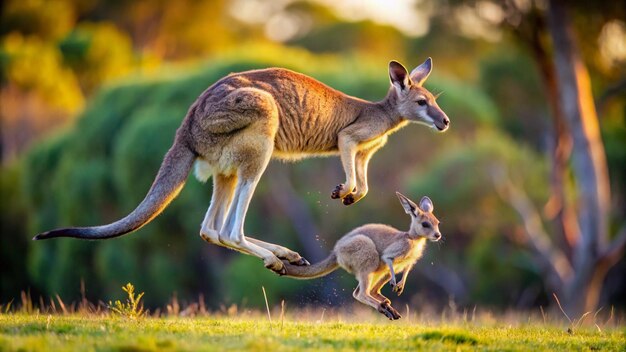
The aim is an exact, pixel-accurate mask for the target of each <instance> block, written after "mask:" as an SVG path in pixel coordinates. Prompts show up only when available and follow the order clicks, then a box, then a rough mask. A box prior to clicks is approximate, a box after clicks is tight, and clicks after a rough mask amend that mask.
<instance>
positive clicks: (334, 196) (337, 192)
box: [330, 183, 346, 199]
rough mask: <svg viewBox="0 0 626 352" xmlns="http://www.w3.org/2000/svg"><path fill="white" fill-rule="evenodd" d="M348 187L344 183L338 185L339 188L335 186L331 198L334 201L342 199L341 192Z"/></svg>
mask: <svg viewBox="0 0 626 352" xmlns="http://www.w3.org/2000/svg"><path fill="white" fill-rule="evenodd" d="M345 187H346V186H345V185H344V184H343V183H340V184H338V185H337V186H335V189H333V191H332V192H330V198H332V199H339V198H341V192H342V191H343V189H344V188H345Z"/></svg>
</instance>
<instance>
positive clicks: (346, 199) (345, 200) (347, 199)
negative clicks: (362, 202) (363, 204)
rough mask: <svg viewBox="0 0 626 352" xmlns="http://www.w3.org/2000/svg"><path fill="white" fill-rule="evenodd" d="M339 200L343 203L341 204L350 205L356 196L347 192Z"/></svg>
mask: <svg viewBox="0 0 626 352" xmlns="http://www.w3.org/2000/svg"><path fill="white" fill-rule="evenodd" d="M341 202H342V203H343V205H351V204H354V203H356V198H355V197H354V193H349V194H348V195H347V196H345V197H344V198H343V199H341Z"/></svg>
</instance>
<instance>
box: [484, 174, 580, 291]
mask: <svg viewBox="0 0 626 352" xmlns="http://www.w3.org/2000/svg"><path fill="white" fill-rule="evenodd" d="M491 175H492V178H493V181H494V185H495V187H496V191H497V192H498V194H499V195H500V197H501V198H502V199H503V200H505V201H506V202H508V203H509V204H510V205H511V206H512V207H513V209H515V211H517V213H518V215H519V216H520V218H521V219H522V223H523V225H524V229H525V230H526V231H525V233H526V237H527V238H528V240H529V242H530V243H531V244H532V248H533V249H534V250H535V251H536V252H537V253H538V254H539V255H540V258H541V259H542V260H543V261H544V263H545V264H546V265H547V267H548V268H549V269H550V271H551V272H553V274H554V276H555V277H556V279H558V281H559V283H558V284H559V285H562V284H563V283H564V282H565V281H567V280H568V279H569V278H571V276H572V266H571V264H570V263H569V261H568V259H567V257H566V256H565V255H564V254H563V252H562V251H560V250H559V249H557V248H555V247H554V246H553V245H552V242H550V239H549V235H548V234H547V233H546V231H545V229H544V227H543V224H542V221H541V216H540V215H539V212H538V211H537V209H536V208H535V206H534V205H533V204H532V202H531V201H530V199H529V198H528V196H527V195H526V194H525V193H524V192H523V191H522V190H521V189H520V188H519V187H516V186H515V185H514V184H513V182H511V180H510V179H509V178H508V176H507V174H506V171H505V170H504V168H503V167H501V166H496V167H494V168H493V169H492V172H491Z"/></svg>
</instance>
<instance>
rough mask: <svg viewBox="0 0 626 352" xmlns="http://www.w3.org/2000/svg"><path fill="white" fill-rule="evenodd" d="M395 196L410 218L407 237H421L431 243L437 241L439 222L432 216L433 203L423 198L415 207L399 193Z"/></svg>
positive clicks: (438, 237) (439, 236)
mask: <svg viewBox="0 0 626 352" xmlns="http://www.w3.org/2000/svg"><path fill="white" fill-rule="evenodd" d="M396 195H397V196H398V198H399V199H400V203H401V204H402V207H403V208H404V211H405V212H406V213H407V214H409V216H411V229H410V230H409V236H410V237H412V238H420V237H423V238H427V239H429V240H431V241H433V242H437V241H439V240H440V239H441V232H439V220H437V218H436V217H435V214H433V209H434V206H433V201H432V200H430V198H428V197H426V196H424V197H422V200H420V203H419V205H417V204H415V203H413V201H411V200H410V199H409V198H407V197H405V196H404V195H403V194H401V193H400V192H396Z"/></svg>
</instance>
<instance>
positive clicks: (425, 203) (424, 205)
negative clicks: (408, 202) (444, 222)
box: [420, 196, 435, 213]
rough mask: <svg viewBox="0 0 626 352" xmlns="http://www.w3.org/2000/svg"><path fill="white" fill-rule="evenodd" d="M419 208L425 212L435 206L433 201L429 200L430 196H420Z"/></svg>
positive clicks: (431, 210) (430, 211) (428, 211)
mask: <svg viewBox="0 0 626 352" xmlns="http://www.w3.org/2000/svg"><path fill="white" fill-rule="evenodd" d="M420 209H421V210H422V211H423V212H425V213H432V212H433V210H434V209H435V206H434V205H433V201H432V200H430V198H428V197H427V196H424V197H422V200H420Z"/></svg>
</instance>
